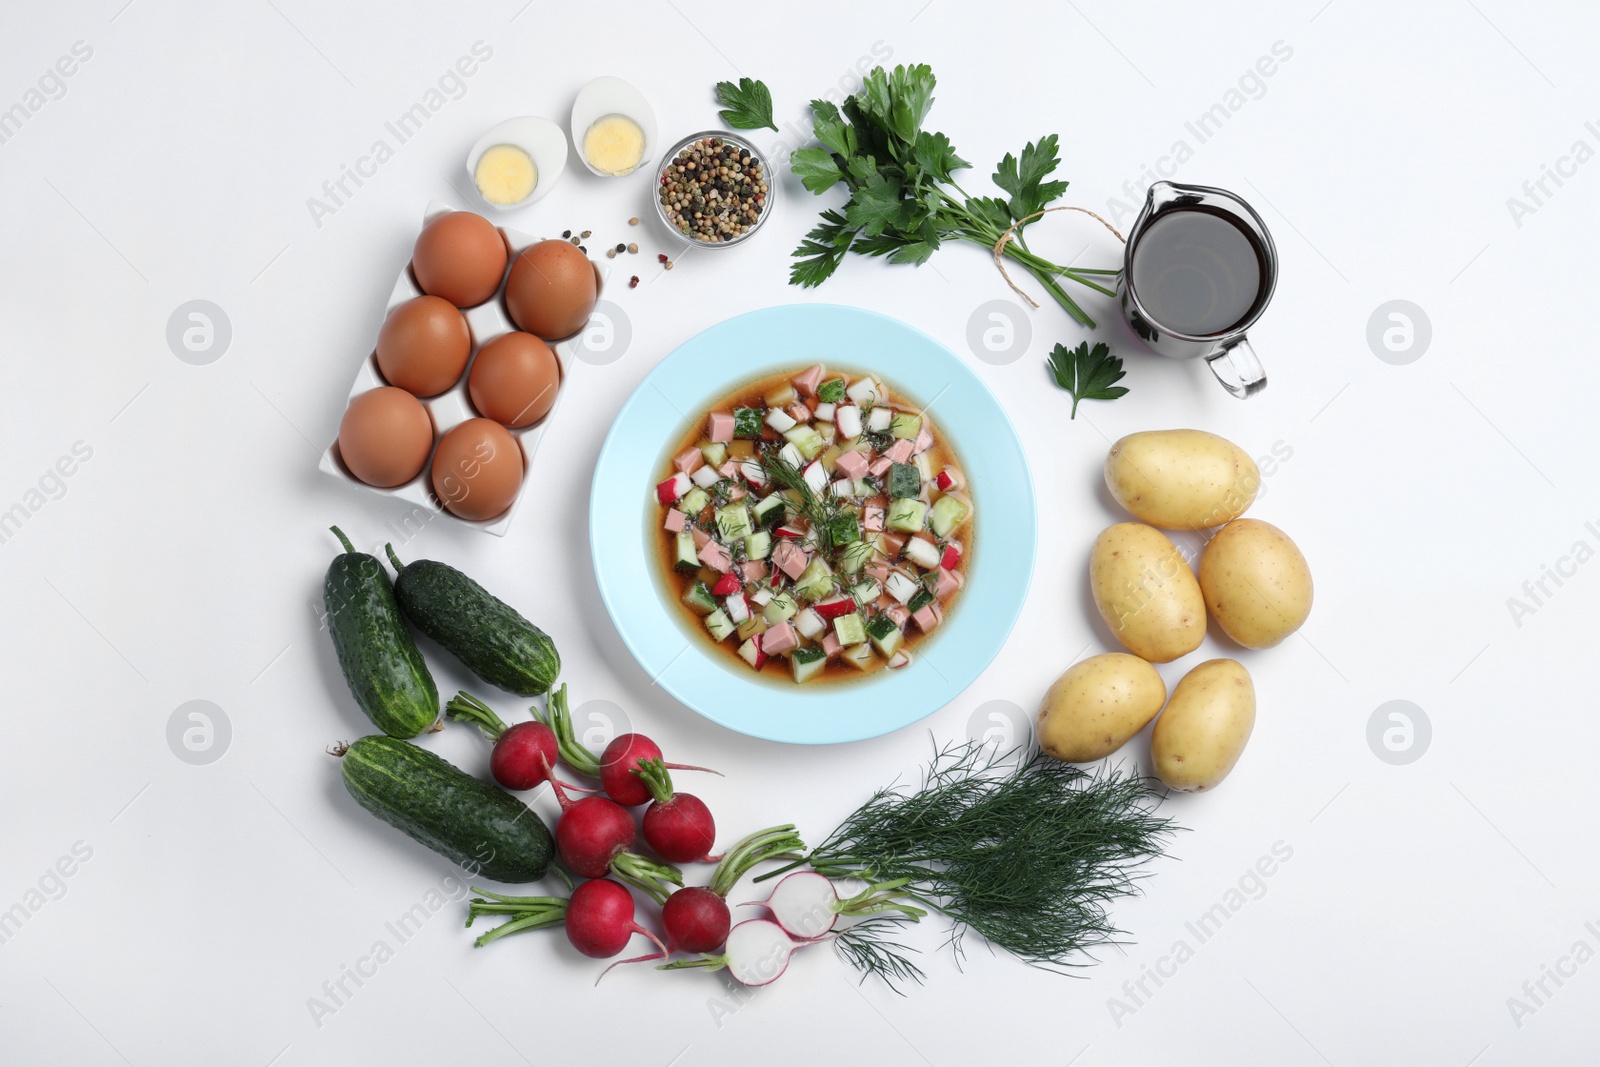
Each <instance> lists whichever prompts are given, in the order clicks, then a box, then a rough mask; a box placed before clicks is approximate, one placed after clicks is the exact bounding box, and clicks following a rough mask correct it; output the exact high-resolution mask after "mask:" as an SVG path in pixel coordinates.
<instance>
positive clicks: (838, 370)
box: [645, 365, 978, 686]
mask: <svg viewBox="0 0 1600 1067" xmlns="http://www.w3.org/2000/svg"><path fill="white" fill-rule="evenodd" d="M806 369H807V367H805V366H802V367H799V368H795V369H792V370H786V371H782V372H779V373H775V374H770V375H767V376H765V377H762V378H757V379H755V380H753V381H750V382H746V383H745V384H743V385H741V386H739V387H738V388H737V389H735V390H733V391H732V392H730V393H727V394H726V395H724V396H723V397H721V398H720V399H719V400H717V401H716V402H715V403H713V404H711V405H709V406H707V407H706V408H705V409H704V410H702V411H701V412H700V414H699V415H698V417H697V418H696V419H695V420H693V421H692V422H691V423H689V424H688V425H687V426H686V427H685V428H684V430H683V431H682V432H681V433H680V435H679V436H678V437H677V438H676V439H675V441H674V443H673V445H672V447H670V448H669V449H667V451H666V452H665V453H664V454H663V455H662V457H661V459H660V460H659V461H658V463H657V465H656V471H657V474H656V475H655V477H653V478H652V488H653V485H654V483H655V482H656V481H660V480H661V479H663V478H668V477H671V476H672V474H673V473H674V467H673V465H672V461H673V458H674V457H675V456H677V455H678V454H679V453H681V452H683V451H684V450H685V449H687V448H689V447H691V446H696V445H698V444H699V443H700V442H701V441H704V440H705V439H706V432H707V431H706V424H707V420H708V419H709V417H710V415H711V413H712V412H716V411H732V410H733V409H734V408H736V407H760V408H765V407H767V406H768V405H767V402H766V395H767V394H768V393H770V392H773V391H775V390H776V389H778V388H780V387H782V386H784V385H788V384H790V383H791V382H792V380H793V379H794V378H795V377H796V376H797V375H799V374H801V373H804V372H805V370H806ZM840 376H843V377H845V378H846V379H847V380H848V381H849V383H850V384H854V383H855V382H856V381H857V380H859V379H860V378H863V377H867V376H868V375H867V374H866V373H865V372H862V371H857V370H854V369H852V368H849V367H838V366H833V365H828V366H827V373H826V374H825V375H824V376H823V380H824V381H827V380H828V379H829V378H834V377H840ZM872 377H873V378H874V379H875V380H877V381H878V382H879V384H881V385H883V387H884V388H885V389H887V390H888V391H889V399H888V402H887V406H888V407H889V408H891V409H892V410H894V411H896V412H908V413H911V414H922V412H921V409H920V408H919V407H917V406H915V405H914V404H913V403H911V402H910V401H909V399H908V398H906V397H905V396H904V394H902V393H900V392H899V391H898V390H897V389H896V388H895V386H894V385H893V384H892V383H889V382H886V381H884V380H883V378H882V377H879V376H877V375H872ZM811 400H812V403H811V407H812V409H813V410H815V407H816V402H815V398H814V397H813V398H811ZM923 425H924V426H925V427H927V429H928V431H929V433H930V434H931V435H932V436H933V446H932V447H931V448H929V449H928V451H927V455H928V457H929V460H930V462H931V465H932V469H933V470H935V471H938V470H941V469H943V468H944V467H945V466H950V467H954V468H955V469H956V470H958V471H960V472H961V473H962V475H963V479H964V478H965V474H966V468H965V467H963V466H962V464H961V461H960V459H959V458H958V457H957V456H956V454H955V450H954V449H953V448H952V447H951V446H950V444H949V442H948V441H947V440H946V439H945V437H944V434H943V433H941V432H940V430H939V427H938V424H937V423H936V422H935V421H934V420H933V419H932V418H931V417H930V416H927V415H923ZM762 440H763V441H777V440H781V435H779V434H777V433H776V432H775V431H774V430H772V429H771V427H768V426H763V428H762ZM737 443H738V439H736V440H735V444H737ZM748 443H750V444H752V445H754V444H755V442H753V441H752V442H748ZM729 447H730V449H731V448H732V446H731V445H730V446H729ZM730 456H732V452H731V451H730ZM960 492H961V493H962V494H963V495H964V496H966V497H967V498H968V499H969V500H971V501H972V505H973V506H972V514H970V515H968V517H967V521H966V522H964V523H962V524H961V525H960V526H959V527H957V528H956V529H955V530H953V531H952V532H951V535H950V537H949V538H948V539H947V540H951V541H958V542H960V544H961V564H960V566H959V567H958V568H957V569H958V570H959V571H960V572H961V573H962V575H963V577H964V578H965V577H969V576H970V575H971V572H972V560H973V558H974V552H973V528H974V525H975V520H976V515H977V508H978V500H977V497H976V495H975V494H974V492H973V489H972V487H971V485H970V484H963V485H962V487H961V489H960ZM761 495H762V494H759V493H752V494H751V496H750V497H748V498H747V499H749V500H750V501H751V502H752V503H753V502H754V501H755V500H757V499H759V498H760V496H761ZM935 499H937V497H935ZM666 511H667V508H666V507H664V506H662V505H661V504H659V503H657V502H656V500H655V497H654V494H653V492H652V493H651V495H650V497H649V499H648V502H647V506H646V517H645V523H646V527H647V530H648V536H650V537H652V538H654V540H655V544H656V574H657V578H658V580H659V582H660V586H661V593H662V595H663V596H666V597H669V598H670V600H671V602H672V604H673V606H674V607H675V608H676V610H677V614H678V617H679V621H680V622H681V623H682V625H683V626H684V627H685V628H686V629H688V630H690V631H692V632H693V636H692V637H691V638H690V639H691V640H693V641H698V642H701V643H702V644H704V645H710V646H712V647H713V648H714V649H715V650H716V651H717V652H718V653H720V654H721V655H722V656H724V657H727V661H728V666H729V668H730V669H732V670H736V671H741V672H743V673H745V674H750V675H758V676H760V677H761V678H763V679H764V680H766V681H769V682H774V683H777V684H782V685H787V686H793V685H795V684H796V683H795V681H794V676H793V674H792V673H791V668H790V665H789V660H788V657H787V656H769V657H768V659H767V662H766V663H765V665H763V667H762V669H761V670H760V671H755V670H753V669H752V668H751V666H750V664H748V663H746V662H745V660H744V658H743V657H742V656H740V655H739V646H740V645H741V644H742V643H743V641H742V639H741V638H739V637H738V635H737V634H735V635H734V636H731V637H729V638H728V639H727V640H725V641H716V640H714V639H713V638H712V636H711V634H710V632H709V631H707V630H706V627H705V619H704V616H702V615H700V614H699V613H697V612H696V611H695V610H694V609H693V608H691V607H689V606H688V605H687V604H685V603H684V602H683V597H684V594H685V593H686V592H687V591H688V590H689V589H690V588H691V587H692V586H693V584H694V583H695V582H696V581H697V580H699V581H705V582H706V584H707V585H708V586H709V585H712V584H714V583H715V582H716V580H717V579H718V578H719V577H720V575H718V574H717V572H716V571H714V570H712V569H710V568H709V567H702V568H701V569H700V571H699V572H698V573H696V574H683V573H682V572H680V571H678V570H677V569H676V567H674V566H673V563H674V558H673V554H674V547H675V546H674V538H673V536H672V535H670V534H668V533H667V532H666V531H665V530H664V529H663V528H662V525H661V523H662V517H663V516H664V515H665V513H666ZM769 566H770V563H769ZM965 591H966V587H965V585H963V586H962V588H960V589H958V590H956V591H955V592H954V593H953V594H951V596H950V598H949V599H948V600H943V601H940V602H939V604H940V607H941V609H942V610H943V612H944V621H943V622H942V623H940V624H939V625H938V626H936V627H934V629H933V632H932V633H928V634H924V633H923V632H922V631H921V629H919V628H918V627H917V625H916V623H914V622H912V621H911V620H909V619H908V620H907V621H906V624H905V626H904V627H903V628H902V633H903V635H904V637H903V640H902V643H901V648H903V649H905V650H906V651H907V652H909V653H911V655H912V656H913V657H915V656H916V655H917V654H918V652H919V651H920V650H921V649H922V647H923V645H924V644H925V643H926V642H928V641H931V640H933V639H935V638H937V637H938V636H939V634H940V633H942V632H943V631H944V630H945V629H946V628H947V627H948V626H949V625H950V614H951V612H952V611H953V610H954V609H955V606H956V602H957V601H959V600H960V599H961V597H962V594H963V593H964V592H965ZM756 610H757V611H760V608H759V607H757V608H756ZM873 655H874V666H873V668H872V669H871V670H867V671H863V670H860V669H858V668H856V667H855V666H853V665H851V664H850V663H848V662H845V661H844V660H842V659H841V658H839V657H838V656H834V657H831V658H830V659H829V660H828V661H827V663H826V664H825V665H824V666H823V668H822V670H821V672H820V673H818V674H817V675H816V676H815V677H813V678H812V679H811V680H810V681H808V682H806V683H805V684H806V685H808V686H809V685H816V684H818V683H826V682H843V681H849V680H851V679H859V678H866V677H871V676H872V675H875V674H877V673H878V672H879V671H882V670H885V669H886V668H887V661H886V660H885V659H884V658H883V657H882V656H881V655H878V653H877V651H876V650H874V652H873Z"/></svg>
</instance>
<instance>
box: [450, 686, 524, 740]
mask: <svg viewBox="0 0 1600 1067" xmlns="http://www.w3.org/2000/svg"><path fill="white" fill-rule="evenodd" d="M444 710H445V714H446V715H447V716H449V717H450V718H452V719H455V720H456V721H457V722H470V723H472V724H473V725H474V726H476V727H477V728H478V730H479V732H480V733H482V734H483V736H484V737H487V738H488V739H489V740H491V741H498V740H500V735H501V734H503V733H505V732H506V730H507V729H508V727H507V726H506V724H505V720H503V719H501V718H500V716H498V715H496V714H495V712H494V709H493V708H491V707H490V706H489V705H487V704H485V703H484V702H483V701H481V700H479V699H478V698H477V697H475V696H473V695H472V694H471V693H469V692H467V691H466V690H465V689H463V690H461V691H460V692H459V693H457V694H456V695H455V696H454V697H452V698H451V699H450V702H449V703H447V704H446V705H445V706H444Z"/></svg>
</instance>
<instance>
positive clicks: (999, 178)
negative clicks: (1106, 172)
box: [994, 133, 1067, 230]
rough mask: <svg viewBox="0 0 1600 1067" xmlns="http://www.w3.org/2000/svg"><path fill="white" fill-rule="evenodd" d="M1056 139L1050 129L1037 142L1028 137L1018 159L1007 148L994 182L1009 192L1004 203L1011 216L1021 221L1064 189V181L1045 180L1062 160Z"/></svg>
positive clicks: (1065, 188) (1065, 189)
mask: <svg viewBox="0 0 1600 1067" xmlns="http://www.w3.org/2000/svg"><path fill="white" fill-rule="evenodd" d="M1057 143H1058V138H1057V137H1056V135H1055V134H1053V133H1052V134H1050V135H1049V136H1048V137H1041V138H1040V139H1039V141H1038V143H1037V144H1035V143H1033V142H1031V141H1030V142H1029V143H1028V145H1027V147H1025V148H1024V149H1023V150H1022V159H1021V160H1018V159H1016V158H1015V157H1014V156H1012V155H1011V153H1010V152H1007V153H1006V156H1005V158H1004V159H1002V160H1001V161H1000V166H998V167H997V168H995V172H994V183H995V184H996V185H998V186H999V187H1000V188H1002V189H1004V190H1005V191H1006V192H1008V193H1010V194H1011V199H1010V200H1009V201H1008V202H1007V204H1006V207H1007V208H1008V209H1009V210H1010V212H1011V217H1012V218H1013V219H1016V220H1018V221H1019V222H1020V221H1021V220H1022V219H1025V218H1027V217H1028V216H1029V215H1032V214H1033V213H1034V212H1036V211H1038V210H1039V209H1040V208H1042V207H1044V206H1045V205H1046V204H1048V203H1050V201H1052V200H1054V199H1055V198H1056V197H1058V196H1060V195H1061V194H1062V193H1064V192H1066V191H1067V183H1066V182H1063V181H1053V182H1047V181H1045V180H1044V179H1045V178H1046V177H1047V176H1048V175H1049V174H1050V173H1051V172H1053V171H1054V170H1055V169H1056V167H1057V166H1058V165H1059V164H1060V162H1061V160H1060V157H1059V154H1058V153H1057V151H1056V145H1057ZM1017 228H1018V229H1019V230H1020V229H1021V228H1022V227H1021V226H1019V227H1017Z"/></svg>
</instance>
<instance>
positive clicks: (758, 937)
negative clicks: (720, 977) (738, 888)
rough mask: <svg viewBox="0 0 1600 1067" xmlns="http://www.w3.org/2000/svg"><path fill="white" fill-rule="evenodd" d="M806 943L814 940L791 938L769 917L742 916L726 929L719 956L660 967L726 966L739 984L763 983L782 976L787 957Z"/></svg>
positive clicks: (710, 968)
mask: <svg viewBox="0 0 1600 1067" xmlns="http://www.w3.org/2000/svg"><path fill="white" fill-rule="evenodd" d="M810 944H815V942H813V941H796V940H794V939H793V938H791V937H790V936H789V935H788V934H787V933H785V932H784V929H783V927H781V926H779V925H778V924H777V923H775V922H773V921H772V920H770V919H746V920H745V921H744V922H742V923H740V924H739V925H738V926H735V927H734V928H733V929H732V930H729V931H728V940H727V943H726V944H725V945H724V946H723V949H722V955H720V956H700V957H698V958H695V959H687V960H678V961H676V962H674V963H664V964H662V965H661V970H664V971H676V970H683V969H685V968H691V967H696V968H701V969H704V970H710V971H716V970H722V969H723V968H727V971H728V974H729V975H730V976H731V977H732V978H733V980H734V981H736V982H739V983H740V984H742V985H747V986H764V985H769V984H771V983H773V982H775V981H777V980H778V979H779V978H781V977H783V972H784V971H785V970H786V969H787V968H788V966H789V957H790V956H792V955H794V953H795V951H796V950H797V949H802V948H805V947H806V946H807V945H810Z"/></svg>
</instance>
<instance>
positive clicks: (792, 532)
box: [772, 526, 806, 541]
mask: <svg viewBox="0 0 1600 1067" xmlns="http://www.w3.org/2000/svg"><path fill="white" fill-rule="evenodd" d="M772 536H774V537H787V538H789V539H790V540H793V541H800V540H803V539H804V538H805V536H806V532H805V531H804V530H802V529H799V528H798V527H795V526H780V527H778V528H777V529H776V530H773V531H772Z"/></svg>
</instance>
